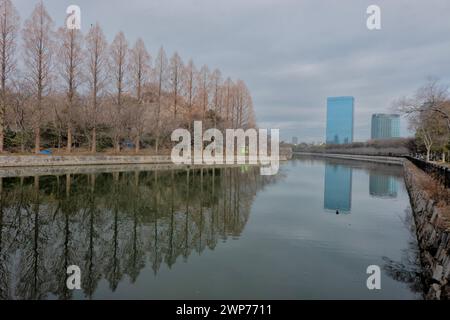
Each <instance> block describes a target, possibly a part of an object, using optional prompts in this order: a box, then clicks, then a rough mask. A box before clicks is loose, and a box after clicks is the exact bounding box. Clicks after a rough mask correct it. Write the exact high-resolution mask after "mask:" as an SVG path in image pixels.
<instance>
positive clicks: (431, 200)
mask: <svg viewBox="0 0 450 320" xmlns="http://www.w3.org/2000/svg"><path fill="white" fill-rule="evenodd" d="M404 171H405V182H406V186H407V189H408V192H409V196H410V199H411V205H412V209H413V214H414V220H415V224H416V232H417V240H418V242H419V247H420V258H421V262H422V267H423V269H424V283H425V298H426V299H446V300H448V299H450V283H449V282H450V212H449V211H450V206H449V205H446V204H445V202H444V203H443V202H442V201H439V200H437V198H439V197H436V195H435V194H434V195H433V193H435V192H441V193H442V190H441V191H439V189H436V182H435V181H434V180H433V179H432V178H431V177H430V176H429V175H427V174H426V173H425V172H423V171H422V170H420V169H419V168H417V167H416V166H415V165H413V164H412V163H411V162H409V161H405V163H404ZM438 201H439V202H438Z"/></svg>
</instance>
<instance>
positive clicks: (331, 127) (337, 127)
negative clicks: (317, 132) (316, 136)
mask: <svg viewBox="0 0 450 320" xmlns="http://www.w3.org/2000/svg"><path fill="white" fill-rule="evenodd" d="M354 103H355V98H353V97H329V98H328V99H327V133H326V143H327V144H343V143H352V142H353V112H354V110H353V109H354Z"/></svg>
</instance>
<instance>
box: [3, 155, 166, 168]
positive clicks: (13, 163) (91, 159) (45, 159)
mask: <svg viewBox="0 0 450 320" xmlns="http://www.w3.org/2000/svg"><path fill="white" fill-rule="evenodd" d="M169 162H171V161H170V157H169V156H132V155H123V156H110V155H92V156H88V155H80V156H75V155H73V156H72V155H71V156H56V155H51V156H47V155H34V156H0V167H29V166H36V167H39V166H79V165H98V164H102V165H106V164H147V163H169Z"/></svg>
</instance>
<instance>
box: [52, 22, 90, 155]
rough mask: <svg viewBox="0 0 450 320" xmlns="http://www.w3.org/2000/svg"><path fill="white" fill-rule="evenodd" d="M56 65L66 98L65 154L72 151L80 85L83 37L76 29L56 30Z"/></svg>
mask: <svg viewBox="0 0 450 320" xmlns="http://www.w3.org/2000/svg"><path fill="white" fill-rule="evenodd" d="M58 38H59V43H58V46H59V52H58V64H59V71H60V75H61V78H62V80H63V83H64V92H65V96H66V103H65V106H66V107H65V114H66V124H67V152H68V153H70V152H71V150H72V130H73V118H74V114H73V112H74V110H73V109H74V107H75V100H76V95H77V89H78V86H79V85H80V84H81V83H82V76H83V74H82V72H83V69H82V66H83V57H84V55H83V51H82V50H83V37H82V35H81V33H80V31H79V30H77V29H67V28H60V29H59V30H58Z"/></svg>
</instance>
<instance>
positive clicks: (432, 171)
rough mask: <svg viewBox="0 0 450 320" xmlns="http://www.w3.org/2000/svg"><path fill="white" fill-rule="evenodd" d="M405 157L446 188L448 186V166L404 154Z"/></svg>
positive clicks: (449, 184)
mask: <svg viewBox="0 0 450 320" xmlns="http://www.w3.org/2000/svg"><path fill="white" fill-rule="evenodd" d="M405 158H406V159H408V160H409V161H411V162H412V163H413V164H414V165H415V166H417V167H418V168H420V169H422V170H423V171H425V172H426V173H428V174H429V175H431V176H433V177H434V178H435V179H436V180H438V181H439V182H440V183H442V184H443V185H444V186H445V187H446V188H450V168H448V167H445V166H442V165H439V164H436V163H431V162H426V161H425V160H421V159H417V158H414V157H411V156H406V157H405Z"/></svg>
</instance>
